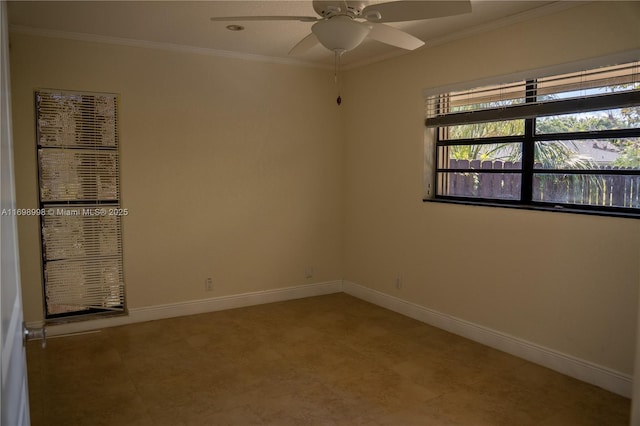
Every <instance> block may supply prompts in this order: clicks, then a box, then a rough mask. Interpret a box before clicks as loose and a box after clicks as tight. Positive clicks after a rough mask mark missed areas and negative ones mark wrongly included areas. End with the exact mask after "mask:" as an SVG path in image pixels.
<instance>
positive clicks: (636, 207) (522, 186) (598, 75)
mask: <svg viewBox="0 0 640 426" xmlns="http://www.w3.org/2000/svg"><path fill="white" fill-rule="evenodd" d="M426 107H427V118H426V126H427V128H428V130H429V133H430V134H431V135H432V136H433V138H434V139H435V164H434V166H435V167H434V168H433V169H434V170H435V177H434V181H433V182H434V184H435V194H434V198H435V199H437V200H451V201H461V202H468V203H478V204H480V203H487V204H489V203H490V204H494V205H495V204H498V205H517V206H527V207H533V208H560V209H565V210H570V211H585V212H599V213H611V214H629V215H640V62H634V63H627V64H623V65H617V66H609V67H602V68H598V69H593V70H589V71H584V72H579V73H571V74H563V75H555V76H551V77H545V78H536V79H529V80H523V81H519V82H515V83H512V84H505V85H499V86H486V87H480V88H476V89H473V90H467V91H458V92H448V93H443V94H439V95H435V96H430V97H428V99H427V103H426Z"/></svg>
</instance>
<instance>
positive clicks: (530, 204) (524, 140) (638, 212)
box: [423, 77, 640, 218]
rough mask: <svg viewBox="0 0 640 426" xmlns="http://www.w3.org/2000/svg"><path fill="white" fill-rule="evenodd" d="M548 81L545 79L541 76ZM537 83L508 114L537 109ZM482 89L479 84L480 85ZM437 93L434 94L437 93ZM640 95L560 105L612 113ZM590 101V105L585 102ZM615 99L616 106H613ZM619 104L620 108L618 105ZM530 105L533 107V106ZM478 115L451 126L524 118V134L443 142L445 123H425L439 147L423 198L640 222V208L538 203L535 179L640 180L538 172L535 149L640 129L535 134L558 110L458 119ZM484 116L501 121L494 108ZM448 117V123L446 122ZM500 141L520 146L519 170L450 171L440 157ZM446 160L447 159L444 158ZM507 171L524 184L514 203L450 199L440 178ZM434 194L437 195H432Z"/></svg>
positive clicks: (530, 83)
mask: <svg viewBox="0 0 640 426" xmlns="http://www.w3.org/2000/svg"><path fill="white" fill-rule="evenodd" d="M539 78H543V77H539ZM537 81H538V78H527V79H526V80H525V93H526V94H525V96H524V103H523V104H519V105H517V106H516V107H513V106H508V107H506V109H505V110H507V111H508V110H515V109H520V110H523V109H526V110H527V111H532V110H535V109H536V108H537V106H536V105H531V104H535V103H536V102H537V99H538V93H537ZM476 87H479V86H476ZM448 93H449V92H446V91H442V92H440V93H438V94H436V95H435V96H437V98H438V99H439V100H438V102H437V103H436V108H437V113H441V112H442V111H441V110H440V108H441V106H440V105H441V104H440V102H442V101H443V100H444V102H445V103H446V102H448V101H447V100H446V99H447V98H446V97H447V95H448ZM432 95H433V93H432ZM639 95H640V90H632V91H629V92H623V94H616V96H609V97H610V99H609V100H606V99H604V100H603V99H602V98H600V97H593V98H591V99H590V98H588V97H587V98H580V99H579V100H577V101H576V100H568V101H564V100H561V101H559V102H558V101H556V102H557V103H565V105H566V104H567V103H568V102H573V103H577V102H582V104H581V107H582V109H576V110H574V111H566V107H565V110H564V111H563V112H562V113H563V114H565V113H569V114H571V113H579V112H584V111H588V110H590V111H606V110H609V109H614V108H616V107H618V108H620V107H624V106H629V104H633V105H637V104H638V96H639ZM585 99H586V101H585ZM612 100H613V102H612ZM584 102H589V103H590V105H591V107H589V106H587V107H586V108H585V104H584ZM617 103H619V105H618V104H617ZM528 104H529V105H528ZM472 114H474V119H473V120H470V121H469V122H468V123H465V122H461V121H458V122H456V123H451V124H450V125H460V124H470V123H477V122H489V121H506V120H509V119H514V118H517V119H522V120H524V133H523V134H519V135H515V136H494V137H485V138H468V139H444V140H443V139H442V134H443V129H446V128H447V126H446V124H445V125H438V126H433V125H431V126H429V119H427V120H426V121H425V124H426V125H427V130H429V128H431V130H433V137H432V139H433V140H434V143H433V144H432V146H433V152H432V153H431V154H432V155H433V167H430V169H431V170H432V171H433V174H432V176H431V178H432V179H433V180H432V183H433V186H434V189H435V190H434V191H431V185H429V184H428V185H427V189H426V196H425V197H424V198H423V201H425V202H427V201H435V202H450V203H458V204H469V205H485V206H495V207H512V208H523V209H534V210H545V211H559V212H571V213H586V214H597V215H606V216H624V217H634V218H640V207H620V206H601V205H593V204H575V203H570V202H557V201H539V200H535V199H534V194H533V193H534V176H535V175H536V174H562V175H572V174H573V175H577V174H579V175H624V176H640V168H639V169H635V170H634V169H624V170H616V169H586V168H582V169H539V168H535V164H534V163H535V161H534V160H535V147H536V143H537V142H550V141H569V140H572V141H580V140H589V139H607V138H640V126H638V127H634V128H629V129H615V130H593V131H578V132H566V133H536V120H537V119H538V118H542V117H546V116H553V115H557V113H556V114H553V112H550V111H545V112H544V113H543V114H539V115H537V114H536V115H532V116H531V115H530V114H529V116H526V115H525V116H523V115H522V114H521V115H519V116H518V114H517V113H515V114H514V113H513V112H512V111H509V112H507V113H506V114H500V115H499V119H497V120H496V119H495V118H494V119H493V120H490V119H489V120H487V119H484V120H482V119H481V120H478V112H477V111H474V112H471V113H468V112H462V113H457V115H458V116H462V115H469V116H471V115H472ZM480 114H485V115H487V116H492V117H497V116H498V115H496V112H495V110H494V111H490V110H484V111H480ZM443 117H444V120H442V118H443ZM446 119H447V114H444V115H442V116H440V117H438V120H441V121H443V122H446ZM495 143H520V144H521V147H522V148H521V149H522V160H521V167H520V168H516V169H477V168H475V169H474V168H471V167H469V168H466V169H465V168H447V167H442V158H441V155H440V153H441V152H444V149H446V148H447V147H450V146H456V145H458V146H459V145H488V144H495ZM442 156H444V157H447V158H448V155H447V154H446V153H445V154H444V155H442ZM445 161H447V160H445ZM461 172H462V173H485V174H488V173H504V174H517V175H519V176H520V177H521V181H520V194H519V198H514V199H501V198H487V197H481V196H460V195H447V194H442V193H441V192H442V191H441V189H442V188H443V186H444V185H447V183H446V182H444V183H443V181H442V179H440V178H439V174H442V173H461ZM432 192H433V194H432Z"/></svg>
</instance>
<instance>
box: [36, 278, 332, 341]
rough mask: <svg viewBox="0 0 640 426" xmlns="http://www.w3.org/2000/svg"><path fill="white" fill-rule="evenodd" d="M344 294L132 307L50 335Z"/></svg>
mask: <svg viewBox="0 0 640 426" xmlns="http://www.w3.org/2000/svg"><path fill="white" fill-rule="evenodd" d="M341 291H342V281H327V282H322V283H316V284H304V285H298V286H292V287H285V288H277V289H273V290H264V291H256V292H251V293H242V294H234V295H231V296H220V297H212V298H209V299H200V300H190V301H186V302H178V303H170V304H166V305H156V306H146V307H142V308H131V309H129V313H128V315H122V316H110V317H104V318H98V319H93V320H86V321H78V322H68V323H61V324H50V325H47V335H48V336H52V337H53V336H60V335H65V334H75V333H83V332H87V331H92V330H99V329H101V328H106V327H115V326H119V325H126V324H133V323H137V322H144V321H152V320H159V319H165V318H172V317H179V316H185V315H195V314H202V313H206V312H215V311H222V310H225V309H233V308H241V307H244V306H252V305H261V304H263V303H272V302H281V301H285V300H292V299H301V298H304V297H312V296H320V295H322V294H331V293H339V292H341ZM27 326H29V327H40V326H42V323H41V322H34V323H28V324H27Z"/></svg>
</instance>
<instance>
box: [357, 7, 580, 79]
mask: <svg viewBox="0 0 640 426" xmlns="http://www.w3.org/2000/svg"><path fill="white" fill-rule="evenodd" d="M587 3H589V1H556V2H553V3H550V4H547V5H544V6H540V7H538V8H535V9H531V10H527V11H526V12H521V13H517V14H515V15H511V16H507V17H504V18H500V19H496V20H495V21H491V22H489V23H487V24H481V25H476V26H473V27H469V28H465V29H464V30H460V31H455V32H453V33H451V34H447V35H445V36H442V37H436V38H432V39H429V40H425V45H424V46H422V47H421V48H419V49H416V50H414V51H413V52H406V51H401V50H399V51H394V52H391V53H388V54H386V55H382V56H376V57H375V58H369V59H365V60H362V61H358V62H355V63H352V64H349V65H347V66H345V67H344V69H345V70H351V69H355V68H360V67H363V66H366V65H371V64H373V63H376V62H381V61H386V60H389V59H393V58H397V57H398V56H402V55H406V54H410V53H414V52H420V51H422V50H424V49H429V48H431V47H435V46H439V45H442V44H446V43H451V42H453V41H457V40H462V39H465V38H469V37H472V36H474V35H478V34H482V33H486V32H490V31H494V30H497V29H500V28H503V27H508V26H509V25H515V24H518V23H521V22H525V21H529V20H531V19H536V18H541V17H543V16H547V15H552V14H554V13H558V12H562V11H564V10H567V9H571V8H573V7H576V6H581V5H584V4H587Z"/></svg>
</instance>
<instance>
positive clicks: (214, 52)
mask: <svg viewBox="0 0 640 426" xmlns="http://www.w3.org/2000/svg"><path fill="white" fill-rule="evenodd" d="M9 32H10V33H13V34H24V35H29V36H36V37H48V38H59V39H65V40H75V41H85V42H91V43H103V44H112V45H117V46H127V47H138V48H144V49H155V50H164V51H169V52H179V53H191V54H196V55H205V56H216V57H221V58H229V59H241V60H246V61H254V62H264V63H272V64H280V65H293V66H298V67H306V68H319V69H333V67H331V66H328V65H324V64H318V63H314V62H308V61H300V60H297V59H289V58H280V57H275V56H265V55H257V54H253V53H242V52H232V51H229V50H218V49H210V48H207V47H196V46H186V45H182V44H173V43H164V42H156V41H147V40H138V39H130V38H121V37H111V36H105V35H98V34H87V33H76V32H68V31H59V30H49V29H42V28H34V27H27V26H22V25H10V26H9Z"/></svg>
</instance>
